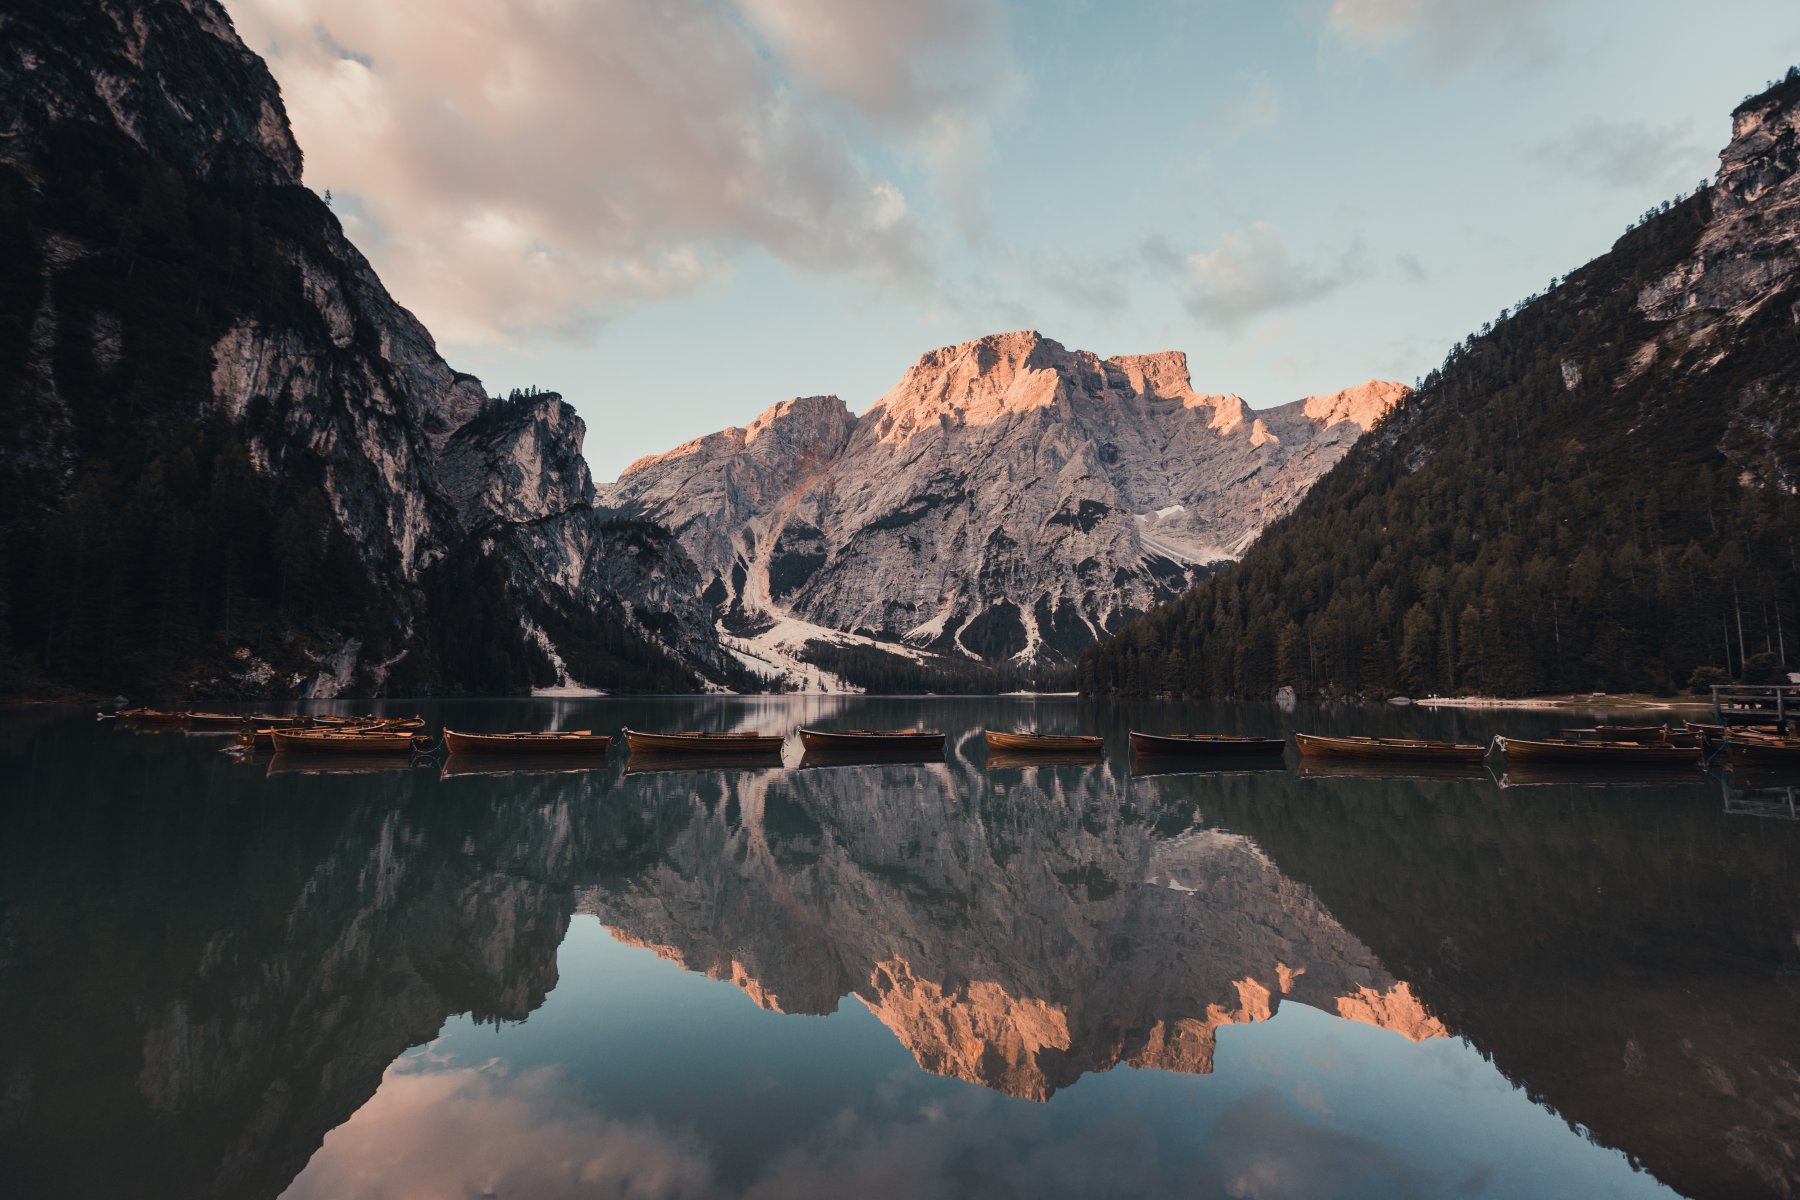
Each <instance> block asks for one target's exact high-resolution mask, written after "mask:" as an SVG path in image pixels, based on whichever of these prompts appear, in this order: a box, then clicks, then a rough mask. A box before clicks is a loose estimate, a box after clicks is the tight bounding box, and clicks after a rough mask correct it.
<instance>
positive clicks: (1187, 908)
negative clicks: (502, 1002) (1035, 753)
mask: <svg viewBox="0 0 1800 1200" xmlns="http://www.w3.org/2000/svg"><path fill="white" fill-rule="evenodd" d="M959 774H960V773H959V772H958V771H957V770H956V769H954V768H951V767H941V768H936V769H933V770H930V771H921V770H919V769H917V768H913V769H910V770H908V771H906V772H903V773H900V774H899V775H898V776H897V777H896V780H895V782H896V784H897V785H899V789H900V790H899V794H901V795H903V796H904V797H905V800H904V803H895V802H893V801H892V799H891V798H888V799H877V798H876V796H875V795H874V794H870V795H868V796H866V797H864V796H860V795H859V796H851V795H845V794H842V793H840V792H838V791H837V790H836V788H835V785H834V780H833V779H832V776H831V773H830V772H828V771H822V772H805V773H801V774H800V775H798V776H795V777H793V778H792V780H791V781H780V782H777V777H775V776H772V775H764V776H754V775H753V776H747V777H743V778H739V779H736V780H730V781H727V782H725V783H724V784H723V785H722V786H723V787H724V788H725V789H727V790H726V791H725V793H723V794H720V795H718V796H716V797H710V796H709V797H707V798H706V801H707V802H706V806H705V810H704V812H703V813H701V812H697V813H696V814H695V819H694V820H693V821H692V822H690V823H689V824H688V825H687V826H686V827H685V828H684V829H683V830H682V831H681V832H680V834H679V835H678V836H677V837H676V838H675V839H674V841H673V842H672V844H671V845H670V846H669V847H668V852H667V854H666V856H665V859H664V860H663V861H662V862H660V863H658V864H657V865H656V866H654V867H653V868H652V869H651V870H650V871H649V872H648V874H647V875H645V876H644V877H641V878H639V879H636V880H632V881H629V882H627V883H625V884H622V885H620V886H618V887H596V888H592V889H588V890H586V891H585V892H584V893H583V896H582V899H581V900H580V902H579V903H580V907H581V909H582V910H583V911H587V912H592V913H595V914H597V915H598V916H599V917H600V918H601V919H602V920H603V921H605V922H606V923H607V924H608V925H610V926H612V927H613V928H614V929H615V930H616V931H617V936H619V937H621V938H622V939H624V940H627V941H629V942H631V943H632V944H634V945H644V946H650V947H652V948H655V949H656V952H657V953H659V954H661V955H663V956H664V957H667V958H670V959H672V960H674V961H677V962H679V963H681V964H682V965H683V966H685V967H687V968H688V969H690V970H694V971H699V972H701V973H703V974H706V975H708V976H711V977H712V978H715V979H723V980H729V981H731V982H733V983H736V984H737V985H738V986H740V987H742V988H743V989H744V990H745V992H746V993H747V994H749V995H750V996H751V997H752V998H753V999H754V1000H755V1001H756V1002H757V1003H758V1004H760V1005H762V1006H764V1007H767V1008H773V1009H777V1010H779V1011H783V1012H806V1013H829V1012H832V1011H833V1010H835V1009H836V1008H837V1006H838V1004H839V1002H840V1001H841V1000H842V999H843V998H844V997H846V996H854V997H856V998H857V999H858V1000H859V1001H860V1002H861V1003H863V1004H864V1005H866V1006H867V1007H868V1009H869V1010H870V1012H872V1013H873V1014H874V1015H875V1017H876V1018H877V1019H879V1020H880V1021H881V1022H882V1023H883V1024H885V1025H886V1026H887V1027H888V1028H889V1029H891V1030H893V1032H894V1034H895V1036H896V1037H897V1038H899V1040H900V1041H901V1042H902V1043H903V1044H905V1045H906V1047H907V1048H908V1049H909V1050H910V1051H911V1052H912V1054H913V1056H914V1057H915V1058H916V1059H917V1060H918V1062H919V1065H920V1066H921V1067H923V1068H925V1069H926V1070H929V1071H933V1072H936V1073H939V1074H945V1075H954V1076H956V1077H958V1078H962V1079H967V1080H969V1081H970V1082H974V1083H979V1084H982V1085H983V1086H986V1087H991V1088H994V1089H996V1090H999V1091H1002V1092H1006V1093H1007V1094H1009V1095H1015V1096H1022V1097H1029V1098H1032V1099H1038V1100H1043V1099H1048V1098H1049V1097H1050V1096H1051V1095H1052V1094H1053V1093H1055V1092H1056V1091H1057V1090H1058V1089H1059V1088H1063V1087H1067V1086H1068V1085H1069V1084H1071V1083H1073V1082H1074V1081H1075V1080H1076V1079H1078V1078H1079V1077H1080V1076H1081V1075H1083V1074H1085V1073H1088V1072H1093V1071H1105V1070H1109V1069H1111V1068H1112V1067H1113V1066H1115V1065H1117V1064H1119V1063H1128V1064H1130V1065H1132V1066H1136V1067H1147V1068H1155V1069H1159V1070H1171V1071H1184V1072H1207V1071H1210V1070H1211V1069H1212V1064H1213V1057H1214V1053H1215V1039H1216V1035H1217V1031H1218V1029H1219V1028H1220V1027H1221V1026H1223V1025H1229V1024H1243V1023H1248V1022H1254V1021H1263V1020H1267V1019H1269V1018H1270V1017H1271V1016H1273V1015H1274V1013H1275V1012H1276V1011H1277V1010H1278V1009H1279V1007H1280V1005H1281V1004H1282V1003H1283V1002H1284V1001H1295V1002H1299V1003H1302V1004H1307V1005H1309V1006H1312V1007H1314V1008H1318V1009H1320V1010H1322V1011H1324V1012H1328V1013H1332V1014H1334V1015H1338V1016H1342V1017H1345V1018H1347V1019H1350V1020H1356V1021H1361V1022H1365V1023H1368V1024H1371V1025H1377V1026H1380V1027H1382V1028H1387V1029H1393V1030H1394V1031H1396V1032H1398V1033H1400V1034H1401V1035H1402V1036H1405V1037H1408V1038H1410V1039H1412V1040H1415V1041H1418V1040H1423V1039H1425V1038H1430V1037H1440V1036H1444V1035H1445V1033H1446V1032H1447V1031H1446V1030H1445V1028H1444V1027H1443V1026H1442V1025H1441V1024H1439V1023H1438V1022H1437V1021H1436V1020H1435V1019H1434V1018H1433V1017H1432V1016H1431V1015H1430V1013H1429V1012H1428V1011H1426V1010H1425V1008H1424V1007H1423V1005H1422V1004H1421V1003H1420V1002H1419V1001H1418V999H1417V998H1416V997H1415V996H1414V995H1413V993H1412V991H1411V990H1410V988H1409V987H1408V986H1407V984H1405V983H1404V982H1402V981H1399V980H1396V979H1395V978H1394V977H1393V976H1392V975H1391V974H1389V972H1388V971H1387V970H1386V968H1385V967H1383V965H1382V964H1381V963H1380V961H1378V960H1377V959H1376V957H1375V956H1374V955H1373V954H1372V953H1371V952H1370V951H1369V950H1368V948H1367V947H1366V946H1364V945H1363V944H1362V943H1361V942H1359V941H1358V940H1357V939H1356V938H1355V937H1354V936H1353V935H1351V934H1350V933H1348V932H1347V931H1346V930H1344V928H1343V927H1342V926H1340V925H1339V924H1338V923H1337V921H1335V920H1334V919H1333V918H1332V916H1331V915H1330V914H1329V913H1328V912H1326V911H1325V909H1324V908H1323V907H1322V906H1321V905H1320V904H1319V902H1318V900H1317V898H1316V897H1315V896H1313V894H1312V893H1311V891H1310V890H1309V889H1308V888H1307V887H1305V886H1304V885H1303V884H1298V883H1295V882H1293V881H1291V880H1289V879H1287V878H1285V877H1284V876H1283V875H1282V874H1281V872H1280V871H1278V870H1277V869H1276V868H1275V867H1274V865H1273V864H1272V863H1270V862H1269V860H1268V859H1267V857H1265V856H1264V855H1263V854H1262V852H1261V851H1260V850H1258V849H1257V848H1256V846H1255V844H1254V843H1253V842H1251V841H1250V840H1249V839H1247V838H1245V837H1242V836H1239V835H1236V834H1230V833H1223V832H1219V831H1216V830H1207V829H1200V828H1194V829H1189V830H1188V831H1186V832H1182V833H1179V834H1178V835H1177V836H1173V837H1170V836H1166V832H1167V831H1164V833H1163V834H1159V833H1158V832H1157V831H1156V830H1155V829H1154V828H1153V826H1152V823H1151V821H1150V819H1149V818H1150V816H1151V815H1152V814H1151V812H1150V811H1149V810H1140V809H1138V808H1137V807H1135V806H1134V805H1133V804H1132V803H1131V802H1130V801H1129V800H1125V799H1123V798H1121V799H1120V800H1118V801H1115V802H1110V803H1102V804H1100V805H1095V804H1093V803H1092V802H1091V801H1085V802H1084V800H1083V797H1084V795H1086V794H1087V793H1086V785H1090V784H1091V783H1092V782H1093V780H1092V779H1089V778H1088V775H1089V774H1090V773H1089V772H1081V771H1074V772H1070V771H1061V772H1059V771H1054V770H1048V769H1043V770H1040V769H1036V768H1033V769H1028V770H1027V771H1026V772H1024V775H1023V778H1022V780H1021V782H1020V783H1018V784H1017V785H1015V786H1011V787H1008V788H1005V789H1004V791H1003V793H1002V792H1000V791H998V790H997V792H996V794H993V795H989V796H987V797H985V798H984V800H983V809H984V813H983V819H982V820H975V821H971V820H968V819H966V818H965V817H963V816H962V815H961V809H962V807H963V801H962V800H961V799H959V797H960V796H961V795H962V794H964V789H965V788H966V787H967V786H968V785H969V781H966V780H960V779H959V778H958V775H959ZM1021 809H1022V810H1025V811H1028V812H1029V813H1031V814H1032V815H1031V816H1030V817H1029V818H1028V819H1021V818H1020V817H1017V816H1013V815H1011V814H1010V813H1009V811H1008V810H1012V812H1017V811H1018V810H1021ZM728 813H729V814H735V815H736V817H737V820H736V822H735V823H734V822H733V821H732V820H730V819H729V818H728V816H727V814H728Z"/></svg>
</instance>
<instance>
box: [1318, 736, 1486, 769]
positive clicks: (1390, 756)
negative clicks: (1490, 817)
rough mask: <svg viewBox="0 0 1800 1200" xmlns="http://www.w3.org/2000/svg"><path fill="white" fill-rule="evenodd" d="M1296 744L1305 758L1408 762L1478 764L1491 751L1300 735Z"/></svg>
mask: <svg viewBox="0 0 1800 1200" xmlns="http://www.w3.org/2000/svg"><path fill="white" fill-rule="evenodd" d="M1294 744H1295V745H1296V746H1299V747H1300V753H1301V755H1302V756H1303V757H1305V758H1360V759H1371V760H1387V761H1405V762H1446V763H1478V762H1480V761H1481V760H1482V759H1484V758H1486V757H1487V753H1488V748H1487V747H1486V746H1480V745H1476V744H1474V743H1471V742H1440V741H1435V740H1433V739H1431V738H1377V737H1325V736H1324V735H1322V734H1317V733H1296V734H1295V735H1294Z"/></svg>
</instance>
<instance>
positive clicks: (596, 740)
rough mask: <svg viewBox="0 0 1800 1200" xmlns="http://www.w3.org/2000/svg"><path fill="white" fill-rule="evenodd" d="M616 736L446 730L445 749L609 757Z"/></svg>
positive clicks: (583, 732) (580, 732) (580, 731)
mask: <svg viewBox="0 0 1800 1200" xmlns="http://www.w3.org/2000/svg"><path fill="white" fill-rule="evenodd" d="M611 745H612V736H611V735H610V734H605V733H595V732H594V731H593V730H591V729H568V730H557V731H554V732H548V733H463V732H461V731H460V730H456V729H445V730H444V748H445V749H447V750H448V751H449V752H450V753H452V754H605V753H606V751H607V748H608V747H610V746H611Z"/></svg>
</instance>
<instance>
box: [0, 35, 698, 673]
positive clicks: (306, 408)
mask: <svg viewBox="0 0 1800 1200" xmlns="http://www.w3.org/2000/svg"><path fill="white" fill-rule="evenodd" d="M0 122H3V123H4V124H3V125H0V215H3V218H4V219H0V262H3V263H4V267H5V269H4V270H3V271H0V279H3V282H0V397H4V399H3V400H0V404H3V405H4V411H3V412H0V483H4V485H5V486H4V491H5V494H6V497H7V499H6V501H5V509H4V512H3V513H0V531H3V538H4V541H3V547H0V548H3V551H4V554H3V557H0V617H3V618H4V620H5V623H6V630H5V632H6V634H7V638H6V644H7V646H8V648H9V650H10V654H9V655H8V656H7V662H6V664H5V665H6V667H7V669H6V670H5V671H4V672H0V673H3V674H4V675H5V676H6V677H7V681H8V683H9V684H10V685H11V686H30V685H31V683H32V682H33V681H34V680H35V681H39V682H41V681H42V680H43V679H44V678H45V677H48V678H51V679H60V680H65V681H70V682H74V683H77V684H81V685H85V686H91V687H108V688H120V687H132V688H143V689H149V690H157V691H165V692H169V691H173V692H180V691H183V690H187V689H188V688H191V687H204V688H205V689H206V690H208V691H213V692H217V691H243V692H247V693H254V694H270V693H297V692H298V693H308V694H330V693H331V692H334V691H340V690H345V689H354V690H379V689H380V688H382V687H384V686H386V687H395V688H407V689H411V690H430V689H437V688H449V689H480V690H504V691H516V690H520V689H523V688H526V687H530V686H543V685H549V684H557V683H567V682H570V681H571V680H576V681H579V682H582V683H585V684H589V685H594V686H602V687H626V688H629V687H656V688H659V689H662V688H670V687H676V688H681V687H692V686H695V685H696V684H697V683H698V682H699V679H700V677H701V676H702V675H710V676H712V677H714V678H724V677H725V676H727V675H728V673H729V672H730V670H731V668H730V667H729V662H728V659H727V658H726V657H725V656H724V654H723V652H722V650H721V649H720V647H719V644H718V642H717V639H716V637H715V636H714V635H713V634H712V631H711V622H710V619H708V617H707V614H706V613H705V612H704V610H703V609H702V608H701V607H700V606H699V605H697V604H696V603H695V602H694V600H693V598H692V596H691V594H690V590H689V587H688V585H689V583H690V582H691V581H690V579H689V578H688V577H689V576H690V575H691V574H692V566H691V564H690V563H688V562H687V560H686V559H685V557H684V556H683V555H682V554H681V553H680V552H679V550H678V549H677V548H676V547H675V546H674V545H673V543H671V542H670V541H669V540H668V539H666V538H661V537H658V536H654V535H653V534H652V533H651V532H650V531H631V532H630V535H629V536H627V532H628V527H627V528H621V527H620V526H619V525H618V524H617V523H616V522H614V521H612V520H611V518H609V517H607V516H605V515H604V514H598V513H596V512H595V511H594V509H593V506H592V500H593V486H592V482H591V480H590V479H589V478H588V475H587V468H586V465H585V464H584V463H583V462H582V460H581V455H580V442H581V424H580V422H579V421H578V420H577V419H576V418H575V416H574V414H573V412H572V411H571V410H570V409H568V407H567V406H566V405H563V404H562V403H561V401H560V399H559V398H558V397H556V396H554V395H541V396H533V397H530V398H528V399H527V401H525V402H523V403H507V402H499V401H495V400H491V399H490V398H489V397H488V396H487V395H486V393H485V390H484V389H483V388H482V386H481V384H480V382H479V381H478V380H476V379H474V378H473V377H471V376H468V375H462V374H458V373H457V372H455V371H453V370H452V369H451V368H450V367H449V366H448V365H447V364H446V363H445V362H444V360H443V359H442V358H441V357H440V356H439V355H438V353H437V349H436V347H435V345H434V343H433V342H432V339H431V336H430V334H429V333H428V332H427V331H426V330H425V329H424V327H423V326H421V325H420V324H419V322H418V321H417V320H416V319H414V317H413V316H412V314H410V313H409V312H407V311H406V310H405V309H403V308H401V307H400V306H399V305H398V304H396V303H395V302H394V300H393V299H392V297H390V296H389V295H388V294H387V292H386V290H385V289H384V288H383V287H382V285H381V282H380V280H379V279H377V278H376V276H375V274H374V272H373V271H372V270H371V269H370V267H369V264H368V262H367V261H366V260H365V259H364V258H363V256H362V255H361V254H360V253H359V252H358V251H357V250H356V248H355V247H354V246H353V245H351V243H350V242H349V241H348V240H347V239H346V238H345V237H344V234H343V231H342V228H341V227H340V225H339V223H338V221H337V220H336V218H335V217H334V216H333V215H332V213H331V211H330V209H329V208H328V207H327V206H326V205H325V204H324V202H323V201H321V200H320V199H319V198H318V197H317V196H315V195H313V193H311V192H310V191H308V190H306V189H305V188H304V187H302V186H301V183H300V169H301V152H300V148H299V147H298V146H297V145H296V144H295V142H294V139H293V137H292V135H291V133H290V131H289V128H288V124H287V119H286V116H285V114H284V112H283V109H282V105H281V97H280V94H279V92H278V90H277V88H276V85H275V82H274V80H273V79H272V78H271V77H270V75H269V73H268V71H267V70H266V68H265V66H264V65H263V63H262V61H261V60H260V59H258V58H257V57H256V56H255V55H254V54H252V53H251V52H250V51H248V50H247V49H246V48H245V47H244V46H243V44H242V43H241V42H240V41H239V40H238V38H237V35H236V33H235V32H234V31H233V29H232V27H231V23H230V21H229V19H228V18H227V16H226V15H225V13H224V11H223V10H222V9H221V8H220V7H219V6H218V4H217V3H215V2H214V0H175V2H171V3H150V2H147V0H104V2H102V3H98V4H88V5H63V4H54V3H48V2H40V0H30V2H27V3H24V4H19V5H13V6H9V8H8V10H7V11H6V12H4V13H0ZM621 554H623V557H620V555H621ZM540 556H543V557H540ZM651 559H654V560H655V561H654V562H650V561H648V560H651ZM670 581H675V583H673V584H672V583H671V582H670ZM639 583H643V584H645V585H647V590H645V591H635V590H632V589H633V588H635V587H636V586H637V585H638V584H639ZM475 584H479V585H481V590H474V587H473V585H475ZM471 635H475V636H474V638H472V637H471Z"/></svg>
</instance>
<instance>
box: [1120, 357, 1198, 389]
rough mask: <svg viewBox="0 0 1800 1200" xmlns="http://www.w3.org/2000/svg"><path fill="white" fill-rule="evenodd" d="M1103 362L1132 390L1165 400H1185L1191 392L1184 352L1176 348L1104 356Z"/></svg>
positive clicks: (1191, 382)
mask: <svg viewBox="0 0 1800 1200" xmlns="http://www.w3.org/2000/svg"><path fill="white" fill-rule="evenodd" d="M1106 365H1107V366H1108V367H1110V368H1112V369H1113V370H1114V371H1116V372H1118V373H1119V374H1121V375H1123V376H1124V382H1125V385H1126V386H1127V387H1129V388H1130V389H1131V390H1132V391H1133V392H1138V393H1148V394H1150V395H1155V396H1161V397H1163V398H1165V399H1168V400H1185V399H1186V398H1188V397H1190V396H1193V395H1194V383H1193V379H1192V377H1191V376H1190V375H1189V374H1188V360H1187V355H1186V354H1183V353H1182V352H1181V351H1179V350H1163V351H1160V352H1159V353H1156V354H1120V355H1115V356H1114V357H1112V358H1109V359H1107V360H1106Z"/></svg>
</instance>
